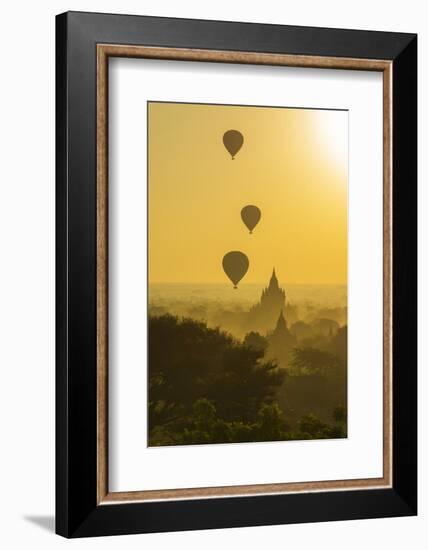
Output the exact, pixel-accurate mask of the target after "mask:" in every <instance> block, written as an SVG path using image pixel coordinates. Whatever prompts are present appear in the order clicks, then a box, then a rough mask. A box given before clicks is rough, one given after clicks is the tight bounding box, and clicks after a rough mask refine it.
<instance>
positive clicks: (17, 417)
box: [0, 0, 428, 550]
mask: <svg viewBox="0 0 428 550" xmlns="http://www.w3.org/2000/svg"><path fill="white" fill-rule="evenodd" d="M66 10H86V11H103V12H114V13H133V14H144V15H163V16H173V17H191V18H205V19H226V20H236V21H253V22H263V23H282V24H291V25H309V26H310V25H313V26H325V27H342V28H356V29H375V30H389V31H403V32H417V33H419V34H420V36H419V60H420V61H419V69H420V73H419V84H420V97H421V98H422V95H423V94H422V90H425V87H424V81H425V71H424V70H423V61H425V65H426V59H427V43H426V40H425V37H426V34H427V31H428V19H427V18H426V15H425V13H424V12H425V10H424V4H423V2H420V1H419V0H407V2H405V3H403V2H396V1H394V0H378V1H377V2H373V1H372V0H358V2H357V1H354V2H352V3H349V2H343V1H342V0H325V1H324V2H319V0H300V2H278V1H275V0H264V1H263V2H258V1H255V0H235V1H234V2H230V0H217V1H216V2H209V3H207V2H201V1H197V0H180V1H177V0H146V1H145V2H138V1H131V0H121V1H120V2H119V1H113V0H103V1H99V0H91V1H89V2H83V1H81V2H78V1H76V0H68V1H64V0H57V1H56V2H53V1H51V2H47V1H45V0H39V1H38V2H29V1H27V2H22V1H18V0H16V1H15V2H8V3H5V4H4V5H3V8H2V11H1V17H0V41H1V46H2V47H1V53H2V57H1V64H0V68H1V73H0V74H1V78H0V82H1V84H0V373H1V380H0V437H1V439H0V545H1V546H2V547H3V548H7V549H8V550H13V549H15V548H16V549H18V548H19V549H21V548H28V547H30V548H39V547H40V548H44V549H50V548H60V547H64V546H65V545H67V544H68V545H70V544H72V545H73V547H74V548H103V549H104V548H117V547H118V546H120V548H121V549H122V548H123V549H128V548H138V547H141V546H142V545H146V546H147V547H150V548H151V549H153V550H156V549H159V548H166V547H174V548H178V549H180V548H185V549H186V550H193V549H199V548H202V547H203V548H206V549H211V548H212V549H214V548H216V549H217V548H219V547H224V548H232V547H234V546H237V545H239V546H241V547H245V548H246V549H248V550H250V549H253V548H254V549H256V548H260V547H266V546H269V545H272V546H277V547H278V546H280V547H285V546H287V547H289V548H297V547H298V548H302V549H306V548H308V549H311V548H317V549H323V548H328V549H329V550H336V549H340V550H343V548H345V547H346V549H347V550H353V549H357V548H358V549H360V548H361V547H368V548H376V546H377V545H382V547H384V548H387V549H388V550H394V549H400V550H401V549H402V548H403V547H410V548H412V550H418V549H422V548H426V537H427V532H428V510H427V504H428V503H427V496H428V484H427V476H426V474H425V472H424V470H423V468H421V471H420V489H421V490H420V515H419V517H417V518H402V519H392V520H370V521H354V522H340V523H324V524H305V525H291V526H277V527H258V528H254V527H253V528H246V529H232V530H218V531H199V532H193V533H173V534H169V533H167V534H162V535H140V536H128V537H119V538H118V537H112V538H102V539H86V540H84V539H82V540H76V541H72V542H68V541H66V540H65V539H61V538H59V537H57V536H55V535H54V534H53V511H54V93H55V80H54V16H55V14H57V13H60V12H62V11H66ZM419 120H420V142H419V152H420V171H419V180H420V199H419V200H420V203H419V212H420V218H419V221H420V231H421V236H420V240H419V249H420V252H421V253H422V248H423V246H424V241H425V239H424V235H422V232H423V229H424V227H423V226H424V222H423V220H422V211H423V209H424V206H425V207H426V206H427V205H426V193H424V191H423V189H422V182H423V181H424V172H423V166H422V164H423V158H422V152H423V151H424V150H426V146H425V147H424V145H425V144H424V140H423V138H424V134H425V130H426V123H427V115H426V110H425V109H424V108H423V105H420V110H419ZM425 211H426V209H425ZM425 229H426V224H425ZM424 260H425V258H422V256H421V260H420V264H419V271H420V281H422V279H423V277H424V272H425V269H424V265H423V263H424V262H423V261H424ZM425 302H426V300H425V296H424V295H423V290H422V288H420V329H419V340H420V365H421V368H420V386H419V395H420V401H419V402H420V424H419V432H420V464H421V465H422V464H423V462H424V460H425V461H426V452H425V450H426V438H422V435H423V432H424V431H425V433H426V419H427V407H426V404H425V403H424V400H423V396H424V395H425V392H426V391H428V387H427V377H426V375H425V373H424V372H423V370H422V367H423V363H424V361H423V352H424V350H423V349H422V348H423V347H424V344H423V342H422V340H423V337H424V334H423V329H424V328H425V327H424V326H423V324H422V320H423V319H422V318H423V317H424V314H423V312H422V310H423V309H425V307H424V306H425V305H426V303H425Z"/></svg>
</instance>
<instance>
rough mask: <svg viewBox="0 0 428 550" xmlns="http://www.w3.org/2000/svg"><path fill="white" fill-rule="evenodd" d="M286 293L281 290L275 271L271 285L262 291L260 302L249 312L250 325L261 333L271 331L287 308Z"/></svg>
mask: <svg viewBox="0 0 428 550" xmlns="http://www.w3.org/2000/svg"><path fill="white" fill-rule="evenodd" d="M285 302H286V299H285V291H284V290H283V289H282V288H280V286H279V283H278V279H277V276H276V273H275V269H274V270H273V272H272V276H271V278H270V281H269V285H268V286H267V287H266V288H265V289H264V290H263V291H262V295H261V297H260V302H259V303H258V304H256V305H255V306H253V307H252V308H251V310H250V312H249V324H250V325H251V327H252V328H253V329H254V330H257V331H259V332H262V333H263V332H267V331H271V330H272V329H273V327H274V326H275V324H276V321H277V319H278V314H279V312H282V311H283V310H285V307H286V303H285Z"/></svg>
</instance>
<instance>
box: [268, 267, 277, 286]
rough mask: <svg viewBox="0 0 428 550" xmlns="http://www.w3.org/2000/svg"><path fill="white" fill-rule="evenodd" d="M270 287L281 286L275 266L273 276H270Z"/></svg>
mask: <svg viewBox="0 0 428 550" xmlns="http://www.w3.org/2000/svg"><path fill="white" fill-rule="evenodd" d="M269 288H270V289H277V288H279V284H278V279H277V277H276V273H275V268H273V271H272V277H271V278H270V282H269Z"/></svg>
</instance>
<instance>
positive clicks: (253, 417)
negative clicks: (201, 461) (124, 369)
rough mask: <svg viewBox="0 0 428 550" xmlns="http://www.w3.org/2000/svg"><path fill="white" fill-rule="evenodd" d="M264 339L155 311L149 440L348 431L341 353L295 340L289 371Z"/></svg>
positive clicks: (201, 441)
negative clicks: (305, 346)
mask: <svg viewBox="0 0 428 550" xmlns="http://www.w3.org/2000/svg"><path fill="white" fill-rule="evenodd" d="M266 343H267V341H266V339H265V338H263V337H262V336H261V335H259V334H257V333H249V334H248V335H247V336H246V338H245V339H244V340H243V341H239V340H238V339H236V338H234V337H233V336H231V335H230V334H228V333H225V332H223V331H221V330H220V329H214V328H209V327H207V325H206V323H203V322H201V321H196V320H193V319H188V318H187V319H186V318H181V319H179V318H177V317H174V316H172V315H168V314H166V315H160V316H153V315H152V316H150V318H149V445H151V446H159V445H186V444H208V443H237V442H254V441H276V440H296V439H318V438H332V437H346V390H345V394H343V391H341V388H342V389H343V387H345V388H346V383H345V384H343V374H344V372H345V377H346V367H345V370H344V366H343V361H341V360H340V358H338V357H337V356H336V355H333V354H331V353H329V352H323V351H320V350H315V349H310V348H309V349H299V348H296V350H295V353H294V355H293V360H292V368H291V370H290V372H289V373H288V372H287V369H285V368H283V367H281V366H279V365H278V363H277V362H276V361H274V360H268V359H266V357H265V350H266ZM336 344H337V343H336ZM336 344H335V345H336ZM345 380H346V378H345ZM320 384H321V386H322V385H323V384H324V390H325V391H317V389H316V388H317V386H318V387H319V385H320ZM311 393H314V395H313V396H312V397H311ZM308 396H309V399H308ZM320 396H321V399H320ZM324 401H325V402H324ZM296 411H297V414H296ZM314 412H316V413H317V414H314Z"/></svg>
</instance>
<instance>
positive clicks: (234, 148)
mask: <svg viewBox="0 0 428 550" xmlns="http://www.w3.org/2000/svg"><path fill="white" fill-rule="evenodd" d="M223 143H224V146H225V147H226V149H227V150H228V151H229V153H230V156H231V157H232V160H234V158H235V155H236V153H237V152H238V151H239V150H240V149H241V147H242V144H243V143H244V136H243V135H242V134H241V132H238V130H228V131H227V132H226V133H225V134H224V136H223Z"/></svg>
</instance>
